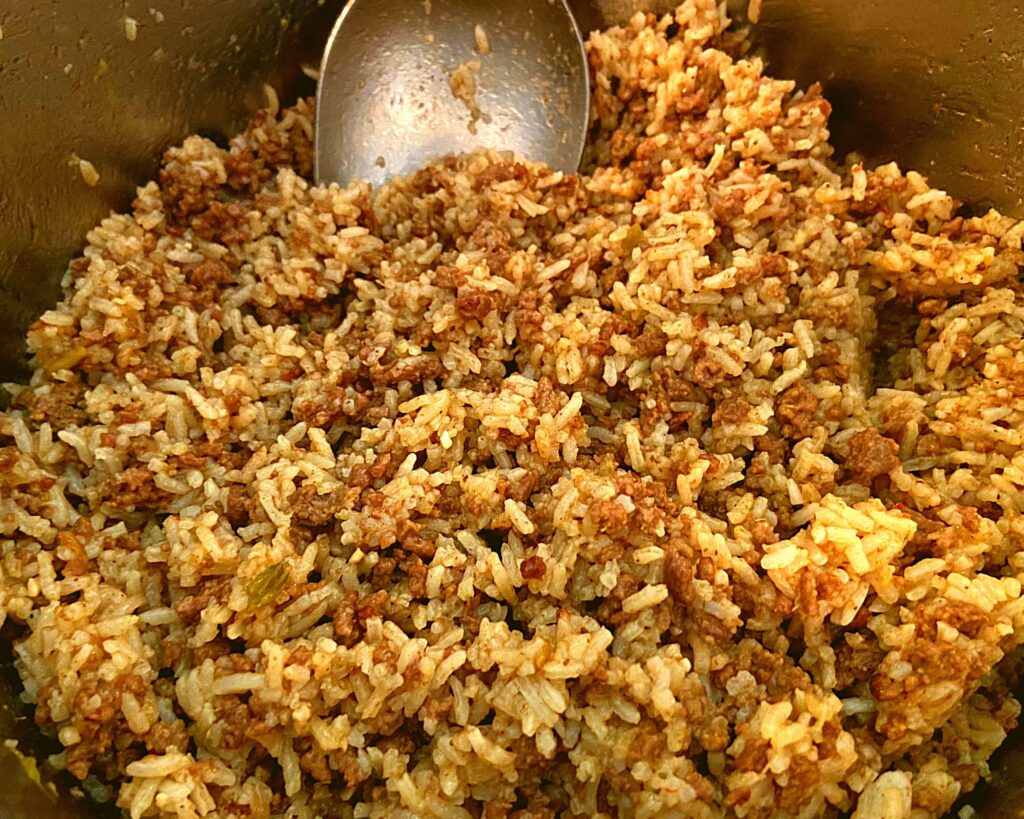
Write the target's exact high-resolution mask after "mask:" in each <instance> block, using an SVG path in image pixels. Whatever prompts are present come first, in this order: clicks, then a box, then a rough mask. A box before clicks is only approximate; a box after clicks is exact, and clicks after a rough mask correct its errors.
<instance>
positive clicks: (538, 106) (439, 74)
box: [316, 0, 590, 185]
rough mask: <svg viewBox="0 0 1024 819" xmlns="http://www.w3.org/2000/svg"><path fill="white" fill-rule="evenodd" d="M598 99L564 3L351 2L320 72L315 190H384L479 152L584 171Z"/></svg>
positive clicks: (459, 0)
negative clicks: (363, 183) (363, 185)
mask: <svg viewBox="0 0 1024 819" xmlns="http://www.w3.org/2000/svg"><path fill="white" fill-rule="evenodd" d="M589 97H590V94H589V79H588V72H587V60H586V53H585V51H584V46H583V39H582V37H581V36H580V32H579V29H578V28H577V26H576V22H575V20H574V18H573V15H572V13H571V11H570V9H569V6H568V4H567V2H566V0H501V2H498V0H392V2H390V3H389V4H387V5H386V6H381V5H380V4H379V3H378V2H376V1H375V0H351V2H350V3H349V4H348V5H347V6H346V7H345V9H344V11H342V13H341V15H340V16H339V17H338V20H337V22H336V23H335V26H334V30H333V31H332V32H331V36H330V39H329V40H328V42H327V47H326V49H325V51H324V57H323V61H322V63H321V66H320V78H319V84H318V88H317V118H316V177H317V181H318V182H321V183H330V182H338V183H341V184H346V183H348V182H349V181H351V180H353V179H365V180H367V181H369V182H370V183H372V184H374V185H378V184H380V183H381V182H384V181H385V180H386V179H388V178H390V177H392V176H395V175H399V174H404V173H409V172H412V171H414V170H416V169H417V168H419V167H422V166H423V165H424V164H425V163H427V162H429V161H430V160H432V159H436V158H438V157H440V156H443V155H445V154H452V153H456V154H457V153H466V152H469V151H472V150H475V149H478V148H495V149H507V150H512V151H515V152H516V153H519V154H522V155H523V156H525V157H527V158H528V159H533V160H539V161H542V162H546V163H547V164H548V165H550V166H552V167H553V168H555V169H557V170H564V171H575V170H576V169H577V167H578V166H579V162H580V156H581V154H582V152H583V145H584V142H585V140H586V134H587V126H588V101H589Z"/></svg>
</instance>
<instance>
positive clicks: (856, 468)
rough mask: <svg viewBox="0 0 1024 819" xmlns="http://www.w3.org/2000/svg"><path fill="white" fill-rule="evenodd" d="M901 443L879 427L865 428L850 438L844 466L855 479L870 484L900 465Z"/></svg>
mask: <svg viewBox="0 0 1024 819" xmlns="http://www.w3.org/2000/svg"><path fill="white" fill-rule="evenodd" d="M899 449H900V448H899V444H897V443H896V442H895V441H894V440H892V438H887V437H885V436H884V435H882V433H880V432H879V431H878V430H877V429H875V428H873V427H870V428H868V429H863V430H861V431H860V432H858V433H857V434H856V435H854V436H853V437H852V438H850V452H849V455H847V457H846V460H845V462H844V466H845V467H846V469H847V471H848V472H849V473H850V476H851V477H852V478H853V480H855V481H857V482H858V483H863V484H870V483H871V481H873V480H874V479H875V478H877V477H879V476H880V475H885V474H888V473H889V472H891V471H892V470H894V469H895V468H896V467H898V466H899V465H900V459H899V457H898V455H897V453H898V452H899Z"/></svg>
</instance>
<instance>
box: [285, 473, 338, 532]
mask: <svg viewBox="0 0 1024 819" xmlns="http://www.w3.org/2000/svg"><path fill="white" fill-rule="evenodd" d="M289 503H290V505H291V513H292V520H293V521H295V522H296V523H298V524H300V525H302V526H310V527H312V528H314V529H315V528H318V527H321V526H326V525H327V524H329V523H331V522H332V521H333V520H334V516H335V515H336V514H337V513H338V512H340V511H341V510H342V509H343V508H344V507H345V496H344V494H342V493H340V492H338V493H330V494H327V495H321V494H319V493H318V492H317V488H316V487H315V486H313V484H309V483H304V484H303V485H302V486H300V487H299V488H298V489H296V490H295V491H294V492H293V493H292V496H291V497H290V498H289Z"/></svg>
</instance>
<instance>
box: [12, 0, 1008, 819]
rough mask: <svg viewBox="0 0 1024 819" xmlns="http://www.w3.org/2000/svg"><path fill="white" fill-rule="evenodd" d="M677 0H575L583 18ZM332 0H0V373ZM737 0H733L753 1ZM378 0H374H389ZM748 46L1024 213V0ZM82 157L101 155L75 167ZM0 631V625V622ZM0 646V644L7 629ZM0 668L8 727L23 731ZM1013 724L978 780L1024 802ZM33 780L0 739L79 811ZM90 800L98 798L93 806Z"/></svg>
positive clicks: (54, 804)
mask: <svg viewBox="0 0 1024 819" xmlns="http://www.w3.org/2000/svg"><path fill="white" fill-rule="evenodd" d="M674 4H675V3H674V2H673V0H667V1H666V0H578V1H577V2H575V6H576V8H577V10H578V14H579V17H580V22H581V26H582V27H583V28H585V29H591V28H594V27H597V26H599V25H602V24H606V23H613V22H616V21H619V20H622V19H623V18H625V17H627V16H628V15H629V14H630V13H631V12H632V11H635V10H636V9H637V8H645V9H647V8H652V7H658V8H660V9H664V8H667V7H671V6H672V5H674ZM343 5H344V0H11V2H9V3H8V4H6V6H5V7H0V317H2V319H3V321H2V322H0V380H8V379H10V378H13V377H16V376H18V375H21V374H23V373H24V365H25V357H24V346H23V340H24V333H25V329H26V327H27V326H28V324H29V322H31V321H32V320H33V319H34V318H35V317H36V316H37V315H38V314H39V313H40V312H42V310H44V309H45V308H46V307H47V306H48V305H50V304H51V303H53V301H54V300H55V299H56V296H57V293H58V283H59V281H60V278H61V274H62V272H63V270H64V268H65V266H66V264H67V262H68V260H69V259H70V258H71V256H72V255H73V254H74V253H76V252H77V251H78V250H79V249H80V248H81V246H82V244H83V236H84V235H85V232H86V231H87V230H88V228H89V227H90V226H91V225H93V224H94V223H95V222H96V221H97V220H98V219H100V218H101V217H102V216H103V215H104V214H105V213H107V212H108V211H110V210H111V209H121V208H124V207H126V206H127V205H128V203H129V202H130V201H131V198H132V196H133V191H134V188H135V186H136V185H138V184H140V183H142V182H144V181H145V180H147V179H149V178H150V177H152V175H153V173H154V172H155V170H156V167H157V162H158V159H159V156H160V154H161V152H162V151H163V150H164V149H165V148H166V147H167V146H168V145H170V144H172V143H174V142H175V141H177V140H180V139H181V138H182V137H184V136H185V135H187V134H189V133H192V132H196V131H198V132H200V133H203V134H206V135H208V136H212V137H215V138H223V137H225V136H228V135H230V134H232V133H234V132H236V131H238V130H239V129H240V128H241V127H242V126H243V124H244V122H245V120H246V119H247V118H248V117H249V116H250V115H251V114H252V113H253V112H254V111H255V110H256V109H257V108H259V107H260V106H261V105H262V104H263V103H264V101H265V99H266V96H265V90H264V84H265V83H266V84H270V85H271V86H273V87H274V88H275V89H276V90H277V92H278V93H279V95H280V97H281V99H282V100H287V99H290V98H294V97H295V96H296V95H297V94H300V93H310V92H312V90H313V86H312V82H311V81H310V80H308V79H307V78H305V77H304V76H303V74H302V72H301V66H302V64H304V63H305V64H309V65H315V64H316V63H317V61H318V56H319V51H320V49H321V48H322V46H323V43H324V40H325V39H326V36H327V32H328V31H329V28H330V25H331V23H332V22H333V20H334V18H335V17H336V16H337V14H338V12H339V11H340V9H341V7H342V6H343ZM746 5H747V2H746V0H730V8H731V10H732V11H733V13H734V15H735V16H739V17H741V18H743V17H745V13H746ZM382 13H386V10H384V9H382ZM754 40H755V43H756V46H757V47H758V48H759V49H760V50H762V51H763V52H764V53H765V55H766V56H767V59H768V62H769V66H770V69H771V71H772V73H774V74H775V75H777V76H788V77H792V78H794V79H797V80H798V81H800V82H801V83H802V84H808V83H810V82H813V81H815V80H821V81H822V83H823V85H824V88H825V93H826V96H827V97H828V98H829V99H830V100H831V102H832V103H833V105H834V107H835V114H834V117H833V131H834V136H835V141H836V143H837V145H838V146H839V148H840V151H841V152H846V151H851V150H857V151H859V152H861V153H862V154H864V156H865V157H866V159H867V160H868V161H874V162H881V161H888V160H890V159H897V160H899V161H900V163H901V164H902V165H904V166H905V167H911V168H915V169H917V170H921V171H924V172H927V173H929V174H930V175H931V178H932V180H933V182H934V183H936V184H937V185H939V186H942V187H945V188H947V189H948V190H949V191H950V192H952V193H953V194H955V195H956V196H958V197H960V198H963V199H966V200H967V201H969V202H971V203H974V204H976V205H979V206H984V205H988V204H995V205H997V206H998V207H1000V208H1002V209H1003V210H1006V211H1008V212H1011V213H1015V214H1017V215H1024V94H1022V93H1021V89H1022V88H1024V3H1022V2H1018V0H858V2H850V1H849V0H763V2H762V3H761V12H760V23H759V24H758V25H757V26H756V27H755V28H754ZM75 157H81V158H83V159H87V160H88V161H89V162H91V163H92V164H93V165H94V166H95V168H96V170H97V171H98V173H99V180H98V182H97V183H96V184H95V186H90V185H88V184H86V182H85V180H84V179H83V177H82V174H81V173H80V170H79V167H78V165H77V162H73V159H74V158H75ZM0 642H2V641H0ZM0 648H2V646H0ZM2 655H3V651H2V650H0V666H4V665H6V666H7V668H8V673H7V676H6V679H5V678H4V675H3V674H2V673H0V737H2V738H12V737H13V738H18V739H20V740H22V743H23V744H22V747H25V745H26V744H27V746H28V747H32V738H33V737H34V736H35V734H34V731H33V726H32V723H31V720H30V719H28V718H27V717H26V716H25V712H24V710H23V709H22V707H21V706H20V705H19V702H18V700H17V695H16V692H17V686H16V685H15V681H14V680H13V679H11V674H10V669H9V666H10V663H9V662H7V663H6V664H5V663H4V662H3V656H2ZM1022 746H1024V734H1022V733H1020V732H1018V734H1017V735H1016V737H1011V739H1010V741H1009V742H1008V743H1007V746H1006V747H1005V748H1004V750H1003V751H1001V752H1000V754H999V755H998V756H997V759H996V763H995V768H996V774H995V776H994V777H993V781H992V783H990V784H989V785H986V786H984V787H983V788H982V789H981V790H979V791H978V792H976V794H974V795H972V796H971V798H970V800H969V801H970V803H971V804H972V805H974V806H975V807H976V808H978V809H979V811H980V812H981V813H982V815H983V816H986V817H988V816H992V817H1003V816H1005V817H1009V816H1024V747H1022ZM85 815H86V813H85V811H84V810H83V808H82V807H81V806H79V805H76V804H73V803H71V802H70V800H68V799H67V797H66V794H65V795H64V796H63V797H62V798H59V799H54V798H52V797H51V796H49V795H48V794H47V793H45V792H44V791H42V790H40V789H39V788H38V787H36V786H35V785H34V784H33V783H32V780H31V778H30V776H29V775H28V774H27V773H26V771H25V769H24V768H23V767H22V765H20V764H19V762H18V760H17V758H16V757H15V756H13V755H12V754H11V753H10V752H9V751H8V750H7V749H6V748H4V746H2V745H0V817H3V819H20V817H26V819H27V817H33V819H34V818H35V817H40V816H47V817H74V816H85ZM93 815H94V814H93Z"/></svg>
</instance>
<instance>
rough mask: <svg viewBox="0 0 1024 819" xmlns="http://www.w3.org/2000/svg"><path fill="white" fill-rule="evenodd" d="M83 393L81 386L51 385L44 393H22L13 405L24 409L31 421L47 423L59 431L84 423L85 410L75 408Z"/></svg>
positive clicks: (29, 390) (37, 391) (39, 391)
mask: <svg viewBox="0 0 1024 819" xmlns="http://www.w3.org/2000/svg"><path fill="white" fill-rule="evenodd" d="M84 392H85V388H84V387H83V386H82V385H81V384H76V383H66V384H51V385H50V388H49V389H48V390H47V391H46V392H42V391H41V390H40V389H39V388H34V389H27V390H24V391H22V393H21V394H20V395H19V396H18V397H17V399H16V400H15V402H14V403H15V406H23V407H25V409H27V410H28V414H29V417H30V418H31V419H32V420H33V421H36V422H37V423H43V422H49V424H50V425H51V426H52V427H53V428H54V429H55V430H61V429H66V428H67V427H71V426H81V425H82V424H84V423H85V422H86V419H87V415H86V413H85V410H83V409H80V408H79V407H78V406H77V404H78V402H79V401H80V400H81V398H82V395H83V393H84Z"/></svg>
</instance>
